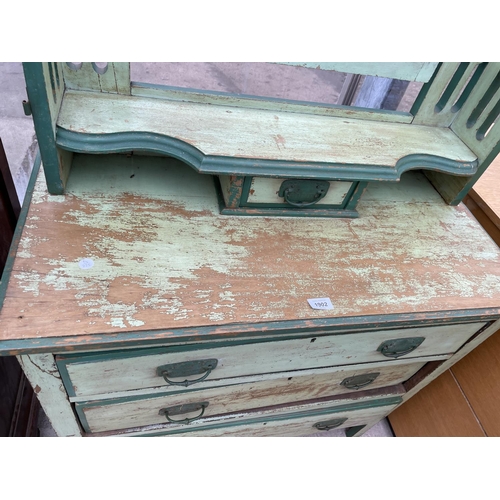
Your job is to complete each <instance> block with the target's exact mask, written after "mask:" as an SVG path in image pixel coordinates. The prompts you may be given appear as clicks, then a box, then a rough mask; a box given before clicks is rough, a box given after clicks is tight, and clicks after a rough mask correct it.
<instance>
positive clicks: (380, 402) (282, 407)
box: [76, 385, 402, 435]
mask: <svg viewBox="0 0 500 500" xmlns="http://www.w3.org/2000/svg"><path fill="white" fill-rule="evenodd" d="M237 388H238V387H234V388H233V389H237ZM193 394H194V395H196V392H195V393H193ZM401 394H402V388H401V387H400V386H398V385H393V386H390V387H385V388H383V389H377V390H374V391H365V392H360V393H359V394H352V393H351V394H345V395H339V396H331V397H326V398H319V399H312V398H310V399H308V400H306V401H299V400H297V399H295V400H293V401H292V402H291V403H288V404H278V403H277V402H275V403H274V404H271V406H259V405H258V404H256V405H254V406H251V405H250V406H249V407H247V409H244V410H242V411H239V410H238V409H237V410H236V411H232V412H230V411H229V408H230V407H227V408H226V411H223V412H222V413H219V414H216V413H214V412H212V413H211V414H209V413H207V412H209V408H210V405H209V406H208V407H207V408H206V410H205V413H204V414H203V416H201V417H200V418H197V419H194V420H193V421H192V422H191V423H190V424H189V426H186V424H185V423H176V422H168V421H167V419H166V418H165V416H163V415H157V413H158V411H159V409H160V407H158V411H154V410H153V411H151V408H152V404H153V405H154V401H155V400H154V399H147V398H146V399H142V400H138V401H135V402H133V403H131V404H130V405H129V408H127V411H128V412H130V413H129V414H128V415H124V414H122V418H123V419H124V420H126V421H127V423H128V424H129V425H130V426H129V427H125V426H123V425H122V423H121V422H123V420H121V419H120V417H118V415H117V414H118V413H120V411H123V409H124V404H120V403H119V402H118V401H112V400H109V401H108V403H110V404H105V403H106V401H102V402H101V403H99V402H94V403H92V404H90V403H89V404H78V403H77V404H76V407H77V411H78V412H79V413H80V415H82V418H83V420H84V421H85V422H86V423H85V425H86V427H87V428H90V429H91V431H92V432H91V434H90V435H92V434H94V433H95V434H103V435H110V434H121V433H123V432H125V433H126V434H127V435H131V434H134V433H141V434H142V433H155V432H159V431H163V430H164V431H167V432H168V431H174V432H186V431H191V430H192V429H193V430H196V429H204V428H210V427H212V426H214V425H218V426H233V425H234V426H238V427H239V426H240V425H241V424H242V423H250V422H255V421H256V420H257V421H272V420H275V421H280V420H282V419H283V418H287V417H288V416H290V417H292V418H296V417H299V416H307V415H308V414H310V415H311V416H312V415H316V418H318V420H319V421H321V420H322V419H323V415H324V413H325V412H328V410H332V411H345V412H351V411H354V410H361V411H362V412H367V413H368V415H370V411H375V412H377V413H376V414H378V413H379V412H381V409H384V410H385V411H387V410H388V409H389V408H390V406H391V405H393V404H397V402H399V401H400V400H401V397H400V396H401ZM174 397H175V396H174ZM160 399H162V398H159V399H158V398H157V399H156V402H157V403H159V402H160ZM282 399H283V398H282ZM169 401H173V399H171V397H170V399H169ZM191 401H193V400H191ZM196 401H198V400H196ZM200 401H201V400H200ZM268 401H271V403H272V398H269V399H268ZM162 402H165V401H162ZM257 402H258V401H256V403H257ZM247 403H248V399H247ZM229 404H230V405H231V403H229ZM130 406H132V407H131V408H130ZM235 406H236V405H235V404H234V403H233V404H232V407H235ZM221 408H222V409H223V407H221V406H219V409H221ZM154 413H156V415H155V414H154ZM98 414H99V415H100V417H101V420H98V418H97V415H98ZM199 414H200V411H197V412H193V413H185V414H182V415H180V414H179V415H178V417H175V416H174V417H172V419H173V420H177V419H178V420H183V419H185V418H193V417H196V416H197V415H199ZM116 425H118V427H116ZM99 429H101V430H99ZM87 432H89V431H87Z"/></svg>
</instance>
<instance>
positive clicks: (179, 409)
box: [158, 401, 208, 425]
mask: <svg viewBox="0 0 500 500" xmlns="http://www.w3.org/2000/svg"><path fill="white" fill-rule="evenodd" d="M207 406H208V402H206V401H204V402H203V403H189V404H187V405H178V406H171V407H170V408H162V409H161V410H160V411H159V412H158V415H164V416H165V417H166V419H167V420H168V421H169V422H172V423H173V424H186V425H187V424H190V423H191V422H193V421H194V420H198V419H199V418H201V417H203V414H204V413H205V408H206V407H207ZM198 410H201V413H200V414H199V415H196V417H193V418H184V419H183V420H173V419H171V418H170V415H180V414H182V413H191V412H193V411H198Z"/></svg>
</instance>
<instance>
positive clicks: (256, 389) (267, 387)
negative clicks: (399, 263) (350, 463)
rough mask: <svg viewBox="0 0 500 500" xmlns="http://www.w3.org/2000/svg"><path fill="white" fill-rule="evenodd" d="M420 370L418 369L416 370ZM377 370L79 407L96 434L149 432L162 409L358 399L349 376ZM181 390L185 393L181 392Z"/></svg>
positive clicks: (386, 377)
mask: <svg viewBox="0 0 500 500" xmlns="http://www.w3.org/2000/svg"><path fill="white" fill-rule="evenodd" d="M414 365H415V366H414ZM418 366H421V365H419V364H418V363H415V364H413V365H403V366H399V367H397V368H396V369H392V370H391V368H390V367H389V368H388V369H386V371H385V373H384V374H383V375H381V377H382V380H383V381H376V382H374V383H373V384H371V385H370V386H369V387H368V388H369V389H374V388H377V387H384V386H388V384H390V385H395V384H397V383H398V382H400V381H402V380H404V379H405V378H406V377H408V376H409V375H411V373H413V372H414V371H415V368H417V367H418ZM374 369H376V368H374V367H372V368H369V369H364V370H357V371H350V370H346V371H345V372H342V371H340V372H337V373H329V374H326V375H325V374H323V375H312V376H298V377H288V378H283V379H275V380H268V381H263V382H258V383H247V384H245V383H243V384H238V385H231V386H225V387H216V388H212V389H202V390H196V391H188V392H184V393H174V394H170V395H163V396H158V395H157V396H156V397H151V396H150V397H149V398H147V397H146V398H144V399H134V398H131V400H130V401H126V402H120V401H119V400H108V403H110V404H104V405H102V404H100V403H99V402H98V401H97V402H94V403H88V402H83V403H77V407H81V409H82V411H83V412H84V414H85V417H86V420H87V422H88V425H89V428H90V431H91V432H102V431H107V430H116V429H125V428H129V427H136V426H146V425H153V424H160V423H165V422H166V419H165V416H163V415H159V414H158V412H159V410H160V409H161V408H170V407H173V406H178V405H186V404H190V403H197V402H203V401H206V402H208V403H209V405H208V407H207V408H206V410H205V412H204V417H207V418H208V417H210V416H215V415H223V414H226V413H233V412H245V411H248V410H252V409H258V408H263V407H268V406H276V405H290V404H297V402H299V401H308V400H314V399H319V398H327V397H331V396H335V395H338V394H349V393H351V396H353V394H352V393H353V392H355V391H353V390H352V389H350V390H348V389H346V388H344V387H343V386H341V385H340V382H341V381H342V380H343V379H344V378H345V377H347V376H352V375H353V374H360V375H361V374H364V373H371V372H372V371H373V370H374ZM178 389H179V388H178ZM199 413H200V410H196V411H194V412H192V413H185V414H184V413H183V414H179V415H178V416H175V417H172V419H173V420H183V419H185V418H193V417H195V416H197V415H198V414H199Z"/></svg>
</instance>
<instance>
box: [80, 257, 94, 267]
mask: <svg viewBox="0 0 500 500" xmlns="http://www.w3.org/2000/svg"><path fill="white" fill-rule="evenodd" d="M78 266H79V267H80V269H90V268H91V267H94V261H93V260H92V259H82V260H81V261H80V262H79V263H78Z"/></svg>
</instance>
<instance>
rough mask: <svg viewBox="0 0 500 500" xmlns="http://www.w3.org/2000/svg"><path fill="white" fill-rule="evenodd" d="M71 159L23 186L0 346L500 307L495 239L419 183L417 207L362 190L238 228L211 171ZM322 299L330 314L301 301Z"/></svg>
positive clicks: (164, 162)
mask: <svg viewBox="0 0 500 500" xmlns="http://www.w3.org/2000/svg"><path fill="white" fill-rule="evenodd" d="M75 163H76V164H75V166H74V172H73V176H72V178H71V179H70V184H69V191H68V194H67V195H65V196H51V195H48V194H47V192H46V190H45V188H44V185H43V182H42V181H41V180H40V182H39V184H38V186H37V188H36V191H35V193H34V197H33V202H32V205H31V207H30V212H29V214H28V218H27V221H26V224H25V227H24V230H23V236H22V238H21V243H20V247H19V250H18V253H17V260H16V262H15V265H14V268H13V271H12V274H11V280H10V283H9V286H8V289H7V293H6V298H5V302H4V306H3V309H2V311H1V312H0V320H1V321H0V340H8V339H23V338H32V339H37V338H43V337H64V336H68V335H75V334H76V335H79V336H82V338H87V337H86V336H87V335H89V334H103V333H115V332H116V331H124V332H127V331H128V332H132V331H141V330H156V329H161V330H169V329H172V328H174V329H177V330H178V329H180V328H188V327H199V326H207V325H227V324H233V323H264V322H266V321H285V320H302V319H315V318H335V317H346V316H359V317H362V316H368V315H384V314H408V313H428V312H432V311H462V310H467V309H474V308H488V307H491V308H500V251H499V249H498V247H497V246H496V245H495V244H494V243H493V242H492V241H491V239H490V238H489V237H488V236H487V235H486V234H485V233H484V231H483V230H482V229H481V228H480V227H478V225H477V222H476V221H475V219H474V218H473V217H472V215H471V214H470V213H469V212H468V210H467V209H466V208H464V207H463V206H459V207H457V208H454V207H448V206H446V205H444V203H443V202H442V201H441V200H436V198H435V193H434V191H433V190H432V188H430V186H428V188H429V190H430V193H432V194H431V195H430V197H429V201H428V202H425V201H419V202H408V203H407V202H404V201H402V202H387V201H385V200H387V199H390V198H391V194H390V193H391V189H392V186H390V185H387V184H373V185H372V186H370V187H369V191H372V192H375V191H379V190H382V191H385V190H387V192H386V193H387V194H386V195H383V194H380V195H379V196H373V195H372V196H367V198H366V201H363V200H361V201H360V204H359V211H360V214H361V217H360V218H359V219H356V220H345V219H337V220H323V219H321V220H320V219H314V220H313V219H311V220H304V219H284V218H252V219H245V221H244V222H243V221H242V219H241V218H237V217H226V216H220V215H219V214H218V206H217V200H216V196H215V190H214V186H213V183H212V179H211V178H210V177H208V176H200V175H197V174H196V173H195V172H193V171H192V170H191V169H189V168H188V167H186V166H185V165H183V164H180V163H178V162H173V161H169V160H168V159H161V158H145V157H136V156H133V157H131V158H126V157H125V156H77V158H76V160H75ZM408 175H409V174H408ZM407 179H408V180H407V181H404V182H408V185H407V186H408V188H409V189H410V187H409V186H411V184H412V183H413V182H415V178H414V177H412V176H411V175H409V177H408V178H407ZM419 182H424V181H423V180H422V179H421V180H420V181H419ZM367 195H368V193H367ZM465 234H466V235H467V237H466V238H463V235H465ZM84 258H91V259H93V261H94V266H93V267H92V268H90V269H81V268H80V267H79V262H80V261H81V260H82V259H84ZM438 277H439V278H438ZM325 296H330V298H331V299H332V301H333V303H334V309H333V310H330V311H318V310H313V309H311V308H310V307H309V304H308V303H307V299H308V298H314V297H325ZM47 304H51V306H50V307H47ZM55 304H57V306H55ZM499 312H500V309H499Z"/></svg>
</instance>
